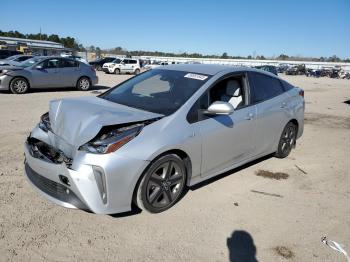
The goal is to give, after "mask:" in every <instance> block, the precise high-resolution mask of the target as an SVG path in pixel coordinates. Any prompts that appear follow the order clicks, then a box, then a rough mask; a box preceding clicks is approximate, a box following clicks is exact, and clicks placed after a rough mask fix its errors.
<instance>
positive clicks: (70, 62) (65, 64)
mask: <svg viewBox="0 0 350 262" xmlns="http://www.w3.org/2000/svg"><path fill="white" fill-rule="evenodd" d="M77 66H78V63H77V61H74V60H68V59H62V60H61V66H60V67H77Z"/></svg>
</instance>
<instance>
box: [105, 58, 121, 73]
mask: <svg viewBox="0 0 350 262" xmlns="http://www.w3.org/2000/svg"><path fill="white" fill-rule="evenodd" d="M121 61H122V59H120V58H115V59H114V60H113V61H112V62H109V63H104V64H103V66H102V70H103V72H105V73H106V74H109V73H114V72H109V67H111V68H113V67H114V66H115V64H119V63H120V62H121Z"/></svg>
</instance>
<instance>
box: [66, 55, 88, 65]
mask: <svg viewBox="0 0 350 262" xmlns="http://www.w3.org/2000/svg"><path fill="white" fill-rule="evenodd" d="M61 56H62V57H65V58H71V59H74V60H77V61H79V62H83V63H84V64H87V65H88V64H89V63H88V61H86V60H85V59H84V58H82V57H81V56H77V55H61Z"/></svg>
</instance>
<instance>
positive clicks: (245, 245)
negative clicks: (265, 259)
mask: <svg viewBox="0 0 350 262" xmlns="http://www.w3.org/2000/svg"><path fill="white" fill-rule="evenodd" d="M226 245H227V248H228V250H229V261H230V262H257V261H258V260H257V259H256V257H255V256H256V246H255V245H254V240H253V237H252V236H251V235H250V234H249V233H248V232H247V231H244V230H235V231H233V233H232V235H231V237H229V238H227V240H226Z"/></svg>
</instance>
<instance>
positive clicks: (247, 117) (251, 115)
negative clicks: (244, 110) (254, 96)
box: [245, 113, 254, 120]
mask: <svg viewBox="0 0 350 262" xmlns="http://www.w3.org/2000/svg"><path fill="white" fill-rule="evenodd" d="M253 116H254V115H253V114H252V113H249V114H248V115H247V116H246V117H245V120H252V119H253Z"/></svg>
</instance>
